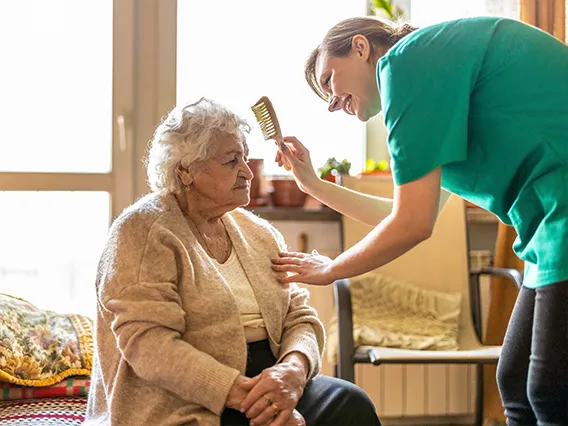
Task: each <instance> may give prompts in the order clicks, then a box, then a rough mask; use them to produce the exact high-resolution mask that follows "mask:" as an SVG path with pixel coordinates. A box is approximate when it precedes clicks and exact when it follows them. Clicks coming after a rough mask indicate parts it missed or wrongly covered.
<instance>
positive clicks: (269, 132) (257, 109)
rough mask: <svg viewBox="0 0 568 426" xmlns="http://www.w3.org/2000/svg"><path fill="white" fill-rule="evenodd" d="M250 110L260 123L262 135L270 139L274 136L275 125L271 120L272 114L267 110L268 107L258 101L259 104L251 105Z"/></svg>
mask: <svg viewBox="0 0 568 426" xmlns="http://www.w3.org/2000/svg"><path fill="white" fill-rule="evenodd" d="M251 109H252V112H253V113H254V116H255V118H256V121H258V124H260V130H261V131H262V135H263V136H264V139H272V138H273V137H274V136H276V126H275V125H274V122H273V121H272V116H271V115H270V112H269V111H268V108H267V106H266V104H265V103H264V102H260V103H259V104H257V105H255V106H253V107H251Z"/></svg>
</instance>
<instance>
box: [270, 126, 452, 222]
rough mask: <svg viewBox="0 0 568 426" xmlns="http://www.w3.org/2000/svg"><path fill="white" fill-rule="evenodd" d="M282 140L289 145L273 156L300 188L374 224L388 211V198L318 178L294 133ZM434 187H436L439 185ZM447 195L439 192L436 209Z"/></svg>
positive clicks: (363, 220) (439, 209) (325, 202)
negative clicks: (288, 168) (286, 165)
mask: <svg viewBox="0 0 568 426" xmlns="http://www.w3.org/2000/svg"><path fill="white" fill-rule="evenodd" d="M284 141H285V142H286V143H287V144H289V145H291V149H289V150H288V152H285V153H282V152H279V155H278V156H277V158H276V160H277V161H280V155H282V154H284V155H285V157H286V158H287V159H288V162H289V163H290V165H291V166H292V172H293V173H294V177H295V179H296V181H297V182H298V184H299V186H300V188H301V189H302V190H303V191H304V192H307V193H308V194H310V195H311V196H313V197H314V198H317V199H318V200H319V201H321V202H322V203H324V204H325V205H326V206H328V207H330V208H332V209H334V210H336V211H338V212H339V213H341V214H343V215H344V216H348V217H350V218H352V219H354V220H357V221H359V222H362V223H365V224H367V225H370V226H376V225H378V224H379V222H381V220H383V219H385V217H386V216H387V215H389V214H390V213H391V211H392V209H393V200H392V199H390V198H382V197H377V196H373V195H368V194H363V193H360V192H357V191H353V190H351V189H348V188H345V187H342V186H339V185H336V184H334V183H331V182H327V181H324V180H321V179H319V178H318V177H317V175H316V174H315V172H314V169H313V166H312V162H311V159H310V153H309V150H308V149H307V148H306V147H305V146H304V145H303V144H302V143H301V142H300V141H299V140H298V139H296V138H295V137H286V138H284ZM292 150H293V153H292ZM438 191H440V187H439V186H438ZM448 197H449V194H448V193H447V192H446V191H442V192H441V193H440V194H439V200H440V204H439V208H438V211H441V210H442V207H443V206H444V203H445V202H446V200H447V199H448Z"/></svg>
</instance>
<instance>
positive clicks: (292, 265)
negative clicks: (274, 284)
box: [272, 250, 334, 285]
mask: <svg viewBox="0 0 568 426" xmlns="http://www.w3.org/2000/svg"><path fill="white" fill-rule="evenodd" d="M332 262H333V261H332V260H331V259H330V258H329V257H327V256H322V255H321V254H319V253H318V252H317V251H316V250H314V251H312V254H307V253H293V252H292V253H290V252H281V253H280V257H277V258H276V259H272V269H273V270H275V271H277V272H288V273H292V275H290V274H288V275H287V276H286V275H284V276H280V277H278V281H280V282H281V283H282V284H288V283H292V282H294V283H305V284H314V285H328V284H331V283H332V282H333V281H334V278H333V276H332V270H331V267H332Z"/></svg>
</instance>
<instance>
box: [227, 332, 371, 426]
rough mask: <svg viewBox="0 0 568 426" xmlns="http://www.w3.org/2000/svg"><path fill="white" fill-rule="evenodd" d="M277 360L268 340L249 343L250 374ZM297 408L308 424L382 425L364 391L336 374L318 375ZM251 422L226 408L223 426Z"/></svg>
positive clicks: (342, 425)
mask: <svg viewBox="0 0 568 426" xmlns="http://www.w3.org/2000/svg"><path fill="white" fill-rule="evenodd" d="M275 363H276V358H274V356H273V355H272V352H271V351H270V346H269V345H268V341H267V340H263V341H262V342H255V343H251V344H249V345H248V361H247V371H246V375H247V377H254V376H256V375H258V374H260V373H261V372H262V370H264V369H265V368H268V367H272V366H273V365H274V364H275ZM296 409H297V410H298V411H299V412H300V413H301V414H302V416H304V419H305V420H306V424H307V425H308V426H311V425H314V426H315V425H322V426H323V425H330V426H331V425H338V426H339V425H341V426H350V425H353V426H355V425H357V426H366V425H369V426H370V425H379V426H380V424H381V423H380V421H379V418H378V417H377V414H376V412H375V407H374V406H373V403H372V402H371V400H370V399H369V397H368V396H367V395H366V394H365V392H363V390H361V389H360V388H359V387H357V386H355V385H354V384H352V383H349V382H346V381H345V380H341V379H336V378H333V377H326V376H317V377H316V378H314V379H312V380H310V381H309V382H308V384H307V385H306V388H305V389H304V394H303V395H302V398H300V401H299V402H298V406H297V407H296ZM248 424H249V419H247V418H246V416H245V415H244V414H242V413H240V412H238V411H236V410H231V409H226V410H225V411H224V412H223V414H222V416H221V425H222V426H229V425H248Z"/></svg>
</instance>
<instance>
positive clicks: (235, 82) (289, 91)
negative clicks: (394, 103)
mask: <svg viewBox="0 0 568 426" xmlns="http://www.w3.org/2000/svg"><path fill="white" fill-rule="evenodd" d="M365 10H366V1H365V0H329V1H326V2H325V3H322V2H318V1H305V0H289V1H286V2H279V1H273V0H270V1H267V0H247V1H210V0H178V23H177V25H178V45H177V49H178V54H177V99H178V103H181V102H186V101H195V100H197V99H199V98H200V97H201V96H206V97H209V98H212V99H214V100H217V101H219V102H221V103H223V104H224V105H226V106H228V107H229V108H231V109H232V110H233V111H235V112H237V113H238V114H239V115H241V116H244V117H245V118H246V119H247V120H248V121H249V123H250V124H251V126H252V128H253V132H252V133H251V136H250V138H249V145H250V148H251V155H250V156H251V158H264V171H265V174H269V175H275V174H285V172H284V170H283V169H281V168H278V167H277V166H276V165H275V164H274V162H273V160H274V155H275V153H276V148H275V146H274V145H272V144H270V143H268V142H265V141H264V140H263V138H262V135H261V132H260V129H259V128H258V125H257V124H256V122H255V121H254V116H253V114H252V112H251V111H250V109H249V107H250V106H251V105H252V104H253V103H254V102H255V101H256V100H257V99H258V98H260V97H261V96H262V95H266V96H268V97H269V98H270V99H271V100H272V102H273V104H274V107H275V109H276V112H277V114H278V118H279V121H280V125H281V128H282V132H283V133H284V134H285V135H294V136H296V137H298V139H300V140H301V141H302V142H303V143H304V144H305V145H307V146H308V148H309V149H310V151H311V153H312V160H313V163H314V167H315V168H318V167H320V166H322V165H323V164H324V163H325V161H326V160H327V159H328V158H329V157H332V156H335V157H336V158H337V159H339V160H341V159H344V158H347V159H348V160H349V161H351V163H352V171H354V172H355V173H357V172H359V171H361V169H362V167H363V165H364V157H365V125H364V124H363V123H361V122H359V121H358V120H357V119H356V118H355V117H350V116H347V115H346V114H344V113H342V112H335V113H333V114H332V113H329V112H328V111H327V105H326V104H325V102H324V101H322V100H321V99H319V98H318V97H317V96H316V95H315V94H314V93H313V92H312V91H311V89H310V88H309V86H308V85H307V83H306V82H305V80H304V74H303V71H304V62H305V60H306V59H307V57H308V55H309V53H310V52H311V51H312V50H313V49H314V48H315V47H316V46H317V44H318V43H319V41H321V39H322V37H323V36H324V34H325V32H326V31H327V30H328V29H329V28H330V27H331V26H332V25H334V24H336V23H337V22H339V21H340V20H342V19H344V18H348V17H352V16H359V15H363V14H365Z"/></svg>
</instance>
